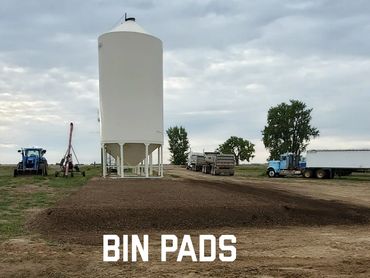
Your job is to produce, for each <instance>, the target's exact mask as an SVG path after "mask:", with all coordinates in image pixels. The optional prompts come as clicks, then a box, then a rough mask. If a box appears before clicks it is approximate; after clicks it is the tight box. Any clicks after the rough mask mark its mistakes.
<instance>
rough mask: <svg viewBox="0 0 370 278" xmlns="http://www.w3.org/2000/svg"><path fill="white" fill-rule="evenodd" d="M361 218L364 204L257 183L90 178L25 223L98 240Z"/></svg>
mask: <svg viewBox="0 0 370 278" xmlns="http://www.w3.org/2000/svg"><path fill="white" fill-rule="evenodd" d="M366 223H370V209H368V208H365V207H361V206H355V205H349V204H344V203H340V202H336V201H326V200H320V199H313V198H310V197H305V196H302V195H298V194H294V193H291V192H287V191H281V190H276V189H266V188H259V187H258V185H250V184H248V185H238V184H231V183H225V182H209V181H196V180H170V179H151V180H144V179H142V180H141V179H140V180H139V179H126V180H119V179H117V180H113V179H108V180H103V179H96V180H94V181H90V182H89V183H88V184H87V185H85V186H84V187H82V188H81V190H79V191H78V192H76V193H74V194H72V195H71V196H69V197H67V198H66V199H64V200H62V201H61V202H59V203H58V204H57V205H56V206H55V207H53V208H49V209H46V210H45V211H42V212H41V213H39V214H37V215H36V216H35V217H34V218H33V219H32V220H30V221H29V223H28V227H29V228H30V229H32V230H34V231H37V232H40V233H42V234H44V235H45V236H47V237H48V238H52V239H56V240H62V241H68V242H77V243H85V244H100V243H101V237H102V235H103V234H107V233H116V234H121V235H122V234H127V233H148V232H149V231H158V230H162V231H171V230H198V229H208V228H216V227H272V226H292V225H299V226H316V225H347V224H349V225H353V224H366Z"/></svg>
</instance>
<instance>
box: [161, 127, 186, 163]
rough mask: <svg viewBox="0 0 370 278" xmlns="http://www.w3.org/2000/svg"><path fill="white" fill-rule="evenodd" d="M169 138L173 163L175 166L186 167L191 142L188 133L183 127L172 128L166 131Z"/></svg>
mask: <svg viewBox="0 0 370 278" xmlns="http://www.w3.org/2000/svg"><path fill="white" fill-rule="evenodd" d="M166 133H167V136H168V144H169V145H170V147H169V148H168V149H169V150H170V152H171V159H170V160H171V163H172V164H175V165H184V164H186V160H187V157H188V153H189V152H188V151H189V140H188V133H187V132H186V130H185V128H183V127H182V126H180V127H178V126H174V127H170V128H168V129H167V131H166Z"/></svg>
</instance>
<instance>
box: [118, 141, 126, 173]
mask: <svg viewBox="0 0 370 278" xmlns="http://www.w3.org/2000/svg"><path fill="white" fill-rule="evenodd" d="M123 145H124V144H119V150H120V154H121V161H120V162H121V178H124V177H125V168H124V164H123Z"/></svg>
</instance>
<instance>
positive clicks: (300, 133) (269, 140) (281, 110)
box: [262, 100, 319, 159]
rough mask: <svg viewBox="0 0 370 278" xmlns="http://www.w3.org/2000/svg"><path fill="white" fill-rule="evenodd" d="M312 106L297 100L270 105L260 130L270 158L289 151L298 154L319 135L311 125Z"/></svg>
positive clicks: (277, 157)
mask: <svg viewBox="0 0 370 278" xmlns="http://www.w3.org/2000/svg"><path fill="white" fill-rule="evenodd" d="M312 110H313V109H312V108H311V109H310V108H307V106H306V104H305V103H303V102H301V101H298V100H290V104H286V103H284V102H283V103H281V104H279V105H277V106H275V107H271V108H270V109H269V111H268V113H267V125H266V126H265V128H264V129H263V130H262V135H263V144H264V145H265V147H266V149H268V150H269V152H270V159H279V156H280V154H282V153H286V152H291V153H294V154H296V155H300V154H301V153H302V152H303V151H304V150H305V149H306V147H307V146H308V144H309V142H310V140H311V138H315V137H317V136H319V130H318V129H317V128H315V127H313V126H311V120H312V117H311V112H312Z"/></svg>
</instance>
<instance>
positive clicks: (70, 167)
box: [55, 123, 85, 177]
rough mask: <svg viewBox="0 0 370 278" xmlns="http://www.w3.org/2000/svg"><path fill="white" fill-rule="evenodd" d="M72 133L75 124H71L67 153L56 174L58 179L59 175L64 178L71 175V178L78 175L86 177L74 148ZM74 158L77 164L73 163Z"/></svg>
mask: <svg viewBox="0 0 370 278" xmlns="http://www.w3.org/2000/svg"><path fill="white" fill-rule="evenodd" d="M72 133H73V123H70V128H69V139H68V147H67V151H66V153H65V155H64V157H63V158H62V160H61V161H60V163H59V166H60V170H59V171H56V172H55V176H56V177H58V176H59V175H60V176H63V177H68V176H69V175H71V177H73V176H74V174H76V173H77V174H81V175H82V176H85V171H80V167H79V164H80V162H79V161H78V158H77V156H76V153H75V151H74V149H73V146H72ZM73 156H74V157H75V159H76V161H77V164H74V163H73Z"/></svg>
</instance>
